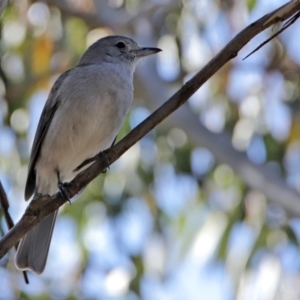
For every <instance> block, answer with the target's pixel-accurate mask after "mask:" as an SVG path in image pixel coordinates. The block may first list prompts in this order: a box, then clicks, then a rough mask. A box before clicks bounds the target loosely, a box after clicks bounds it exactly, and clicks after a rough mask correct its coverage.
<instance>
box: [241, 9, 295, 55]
mask: <svg viewBox="0 0 300 300" xmlns="http://www.w3.org/2000/svg"><path fill="white" fill-rule="evenodd" d="M299 17H300V12H298V13H296V14H295V15H294V16H292V17H291V18H290V19H289V20H288V21H287V22H286V23H284V25H283V27H282V28H281V29H280V30H279V31H277V32H276V33H274V34H273V35H271V36H270V37H269V38H268V39H267V40H265V41H264V42H263V43H261V44H260V45H259V46H258V47H257V48H255V49H254V50H253V51H252V52H251V53H249V54H248V55H247V56H246V57H244V58H243V60H245V59H246V58H248V57H249V56H251V55H252V54H253V53H255V52H256V51H258V50H259V49H260V48H262V47H263V46H264V45H266V44H267V43H268V42H270V41H271V40H272V39H274V38H275V37H276V36H278V35H279V34H280V33H281V32H283V31H285V30H286V29H287V28H289V27H290V26H291V25H292V24H293V23H295V22H296V21H297V19H299Z"/></svg>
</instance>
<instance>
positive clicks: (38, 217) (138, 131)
mask: <svg viewBox="0 0 300 300" xmlns="http://www.w3.org/2000/svg"><path fill="white" fill-rule="evenodd" d="M277 11H278V10H275V13H276V12H277ZM299 11H300V2H299V1H296V2H295V1H292V2H289V3H288V4H286V6H285V11H284V14H280V21H285V20H287V19H288V18H290V17H292V16H293V15H294V14H296V13H297V12H299ZM278 21H279V20H278V18H272V13H269V14H267V15H266V16H264V17H262V18H261V19H259V20H258V21H256V22H254V23H252V24H250V25H249V26H248V27H246V28H245V29H244V30H243V31H241V32H240V33H239V34H237V35H236V36H235V38H233V39H232V40H231V41H230V42H229V43H228V44H227V45H226V46H225V47H224V48H223V50H222V51H220V52H219V54H217V55H216V56H215V57H214V58H213V59H212V60H211V61H210V62H209V63H208V64H207V65H206V66H205V67H204V68H203V69H202V70H201V71H200V72H198V73H197V74H196V75H195V76H194V77H193V78H192V79H191V80H189V81H188V82H186V83H185V84H184V85H183V87H182V88H181V89H180V90H178V91H177V92H176V93H175V94H174V95H173V96H172V97H171V98H170V99H169V100H168V101H167V102H165V103H164V104H163V105H162V106H161V107H160V108H159V109H157V110H156V111H155V112H154V113H153V114H152V115H151V116H149V117H148V118H147V119H146V120H145V121H143V122H142V123H141V124H140V125H138V126H137V127H136V128H135V129H133V130H132V131H131V132H130V133H129V134H128V135H127V136H126V137H125V138H124V139H122V140H121V141H120V142H119V143H118V144H116V145H115V146H114V147H113V148H111V149H108V150H106V151H105V153H106V157H107V158H108V160H109V161H110V163H113V162H114V161H116V160H117V159H118V158H119V157H120V156H121V155H122V154H123V153H125V152H126V151H127V150H128V149H129V148H130V147H131V146H132V145H134V144H135V143H136V142H138V141H139V140H140V139H141V138H142V137H143V136H145V135H146V134H147V133H148V132H150V131H151V130H152V129H153V128H154V127H155V126H156V125H158V124H159V123H161V122H162V121H163V120H164V119H165V118H166V117H168V116H169V115H170V114H171V113H173V112H174V111H175V110H176V109H178V108H179V107H180V106H181V105H183V104H184V103H185V102H186V101H187V100H188V99H189V98H190V97H191V96H192V95H193V93H195V92H196V91H197V90H198V89H199V88H200V87H201V86H202V85H203V83H205V82H206V81H207V80H208V79H209V78H210V77H211V76H212V75H214V74H215V73H216V72H217V71H218V70H219V69H220V68H221V67H222V66H224V65H225V64H226V63H227V62H228V61H230V60H231V59H232V58H234V57H236V56H237V54H238V52H239V51H240V50H241V49H242V47H244V46H245V45H246V44H247V43H248V42H249V41H250V40H251V39H252V38H253V37H254V36H256V35H257V34H258V33H260V32H262V31H263V30H265V29H266V28H268V27H270V26H272V25H274V23H276V22H278ZM105 168H106V160H105V159H103V158H102V159H101V158H100V157H99V159H97V160H96V162H95V163H94V164H93V165H92V166H90V167H89V168H88V169H87V170H85V171H84V172H82V173H80V174H79V175H78V176H77V177H76V178H75V179H74V180H73V181H72V182H71V183H70V185H69V186H68V187H67V192H68V194H69V195H70V197H73V196H75V195H76V194H77V193H78V192H79V191H80V190H81V189H82V188H84V187H85V186H86V185H87V184H88V183H89V182H90V181H92V180H93V179H94V178H95V177H97V176H98V175H99V174H100V173H101V172H102V171H103V170H105ZM299 200H300V195H299ZM64 203H65V199H64V198H63V197H62V196H61V195H60V193H57V194H56V195H54V196H51V197H50V196H43V195H37V196H36V197H35V199H33V200H32V201H31V203H30V204H29V206H28V208H27V210H26V212H25V214H24V215H23V217H22V218H21V220H20V221H19V222H18V223H17V224H16V225H15V227H14V228H13V229H12V230H10V231H9V232H8V233H7V234H6V235H5V236H4V237H3V238H2V239H1V240H0V258H2V257H3V256H4V255H5V254H6V253H7V252H8V250H9V249H10V248H12V247H13V246H14V245H15V244H16V243H17V242H18V241H19V240H20V239H21V238H22V237H23V236H24V235H25V234H26V233H27V232H28V231H29V230H30V229H32V228H33V227H34V226H36V225H37V224H38V223H39V222H41V221H42V220H43V219H44V218H45V217H46V216H47V215H49V214H50V213H52V212H54V211H55V210H56V209H58V208H59V207H60V206H61V205H63V204H64ZM298 207H299V206H298ZM287 209H290V207H287ZM291 213H292V214H300V207H299V208H298V209H297V210H295V209H293V211H291Z"/></svg>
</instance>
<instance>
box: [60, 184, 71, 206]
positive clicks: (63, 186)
mask: <svg viewBox="0 0 300 300" xmlns="http://www.w3.org/2000/svg"><path fill="white" fill-rule="evenodd" d="M67 185H69V183H62V182H61V181H59V182H58V183H57V187H58V190H59V192H60V194H61V195H62V197H64V198H65V199H66V200H67V201H68V202H69V203H70V205H71V199H70V197H69V194H68V192H67V190H66V186H67Z"/></svg>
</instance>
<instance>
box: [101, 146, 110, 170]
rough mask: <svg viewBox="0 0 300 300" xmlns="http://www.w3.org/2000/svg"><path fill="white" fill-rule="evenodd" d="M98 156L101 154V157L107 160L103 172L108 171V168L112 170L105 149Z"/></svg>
mask: <svg viewBox="0 0 300 300" xmlns="http://www.w3.org/2000/svg"><path fill="white" fill-rule="evenodd" d="M98 156H99V157H100V158H103V159H104V160H105V162H106V169H105V170H104V171H102V173H106V172H107V170H110V162H109V159H108V158H107V156H106V153H105V151H101V152H99V154H98Z"/></svg>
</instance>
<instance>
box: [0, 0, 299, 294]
mask: <svg viewBox="0 0 300 300" xmlns="http://www.w3.org/2000/svg"><path fill="white" fill-rule="evenodd" d="M263 2H264V1H262V0H247V1H246V0H245V1H218V0H213V1H212V0H211V1H209V0H207V1H197V0H188V1H171V0H170V1H161V2H160V1H146V0H139V1H137V0H109V1H97V0H95V1H92V0H85V1H81V0H69V1H60V0H46V1H44V2H38V1H29V0H26V1H24V0H22V1H21V0H12V1H10V3H9V5H8V6H7V8H6V9H5V11H4V13H3V15H2V17H1V41H0V42H1V44H0V45H1V48H0V51H1V52H0V53H1V66H0V75H1V80H0V179H1V181H2V182H3V184H4V186H5V188H6V191H7V193H8V196H9V199H10V200H11V214H12V216H13V217H14V219H15V220H16V221H17V220H18V218H19V217H20V216H21V215H22V213H23V211H24V209H25V207H26V204H25V203H24V201H23V190H24V186H25V181H26V175H27V164H28V159H29V153H30V152H29V149H30V145H31V142H32V139H33V135H34V132H35V126H36V124H37V121H38V118H39V113H40V111H41V109H42V107H43V104H44V102H45V100H46V97H47V94H48V92H49V90H50V88H51V86H52V84H53V82H54V80H55V79H56V78H57V76H59V74H61V73H62V72H64V71H65V70H67V69H69V68H72V67H73V66H74V65H75V64H76V62H77V61H78V59H79V57H80V55H81V54H82V53H83V52H84V51H85V49H86V47H87V46H88V45H90V44H91V43H92V42H94V41H95V40H97V39H98V38H101V37H103V36H105V35H108V34H121V35H127V36H131V37H133V38H135V39H137V40H138V42H139V43H140V44H142V43H143V42H144V41H145V42H148V43H149V41H152V42H151V43H152V44H150V45H151V46H152V45H153V43H155V41H158V44H159V47H161V48H163V50H164V51H163V52H162V54H161V56H159V57H158V59H157V61H156V66H157V74H156V76H158V78H159V80H160V81H161V82H162V83H163V86H164V88H165V90H166V91H167V92H166V93H165V94H171V93H172V92H174V90H176V89H177V88H178V87H180V86H181V85H182V84H183V82H185V81H186V80H187V78H189V77H190V76H192V75H193V74H194V73H195V72H196V71H198V70H199V69H200V68H201V67H202V66H203V65H204V64H205V63H206V62H207V61H208V60H209V59H210V58H211V57H213V56H214V55H215V54H216V53H217V52H218V51H219V50H220V49H221V47H222V46H223V45H224V44H225V43H226V42H228V41H229V40H230V39H231V38H232V37H233V36H234V35H235V34H236V32H238V31H240V30H241V29H242V28H243V27H245V26H246V25H247V24H249V23H250V22H252V21H253V20H254V19H256V18H259V17H261V16H262V15H263V14H264V13H268V12H270V11H271V9H272V8H273V9H274V8H275V7H274V6H272V7H271V5H270V7H268V9H267V10H266V9H264V7H263V5H264V4H263ZM278 2H280V1H276V5H277V4H278V6H279V3H278ZM269 34H270V32H268V33H264V34H262V36H263V37H258V38H256V39H254V41H253V42H251V43H250V44H249V46H247V47H246V49H245V50H244V52H243V55H244V54H245V55H246V54H247V53H249V52H250V51H251V50H252V49H253V48H254V47H255V46H257V45H258V44H259V43H260V41H261V38H262V40H264V39H265V38H266V37H268V35H269ZM293 34H294V35H293ZM297 34H298V35H299V25H297V26H296V24H295V26H292V27H291V28H290V29H289V33H285V34H283V35H282V37H279V38H278V39H276V40H274V41H272V42H271V43H269V44H268V45H267V46H266V47H264V48H262V49H261V50H260V51H259V52H258V53H256V54H254V55H253V56H252V57H251V58H249V59H247V60H246V61H244V62H242V61H241V58H239V60H238V59H237V60H235V61H233V62H231V63H228V64H227V65H226V66H225V67H224V68H222V70H220V71H219V72H218V74H216V75H215V76H214V77H213V78H212V79H211V80H210V81H209V82H208V83H207V84H206V85H205V86H203V87H202V88H201V90H200V92H198V93H197V94H196V95H195V96H193V97H192V98H191V100H190V101H189V103H188V106H189V107H190V108H191V110H192V111H193V112H194V113H195V114H197V115H199V120H200V121H201V122H202V123H203V124H204V125H205V126H206V127H207V128H208V129H209V130H211V131H212V132H214V133H219V134H228V133H230V135H231V136H232V143H233V145H234V146H235V147H236V148H237V149H238V150H241V151H245V152H247V154H248V157H249V159H250V160H252V161H254V162H255V163H257V164H266V165H269V167H270V168H273V170H274V172H277V173H278V175H279V176H282V177H283V180H286V181H287V182H288V183H289V184H290V186H291V187H292V188H294V189H297V190H298V191H300V158H299V157H300V98H299V72H300V68H299V64H300V59H299V55H298V56H297V55H295V53H296V54H298V53H299V47H300V45H299V43H298V42H297V41H295V40H296V38H295V37H296V36H297ZM293 41H295V42H293ZM295 44H296V45H295ZM153 46H155V45H153ZM297 47H298V48H297ZM243 55H240V56H241V57H243ZM245 55H244V56H245ZM152 62H154V61H152ZM145 66H146V65H143V63H142V64H141V66H140V68H143V67H145ZM152 79H153V78H152ZM152 79H151V80H152ZM144 90H145V89H144V87H143V86H137V84H136V99H135V101H134V103H133V106H132V110H131V111H130V113H129V114H128V117H127V118H126V121H125V123H124V125H123V127H122V128H121V130H120V133H119V135H118V140H120V139H121V138H122V137H124V136H125V135H126V134H127V133H128V132H129V131H130V129H132V128H133V127H134V126H135V125H137V124H138V123H139V122H140V121H142V120H143V119H144V118H145V117H146V116H147V115H149V114H150V111H149V108H146V107H144V104H145V103H148V102H147V101H149V99H148V100H147V97H149V95H147V94H146V92H145V91H144ZM153 92H154V91H153ZM150 98H151V97H150ZM162 100H164V101H165V100H166V99H162ZM187 122H188V120H187ZM195 130H197V129H195ZM220 147H222V145H220ZM209 150H210V149H205V148H202V147H199V145H194V144H192V143H191V141H190V138H189V132H184V131H183V130H182V129H180V128H176V127H174V128H172V129H169V128H167V127H165V126H164V124H161V125H160V126H158V127H157V128H155V129H154V130H153V131H152V132H151V133H150V134H148V135H147V136H146V137H144V138H143V139H142V140H141V141H140V142H139V143H138V144H137V145H135V146H134V147H133V148H132V149H130V150H129V151H128V153H126V154H125V155H124V156H123V157H122V158H121V159H120V160H119V161H117V162H116V163H115V164H114V165H113V166H112V167H111V169H110V170H108V171H107V172H106V174H102V175H100V176H99V177H98V178H97V179H95V180H94V181H93V182H92V183H91V184H90V185H89V186H88V187H87V188H86V189H85V191H84V192H82V193H81V194H80V197H79V198H80V199H79V200H78V201H76V203H74V204H72V205H71V206H69V205H65V206H64V207H63V209H61V215H60V216H59V222H58V224H57V226H56V229H55V233H54V238H53V245H52V246H51V249H52V250H50V251H51V253H53V254H52V255H51V253H50V256H49V259H48V265H47V268H46V271H45V273H44V274H43V275H42V276H40V277H37V276H35V275H32V276H30V281H31V284H30V285H29V286H25V285H24V283H23V282H22V276H21V273H20V272H18V271H17V270H16V269H15V267H14V264H13V256H14V253H13V251H11V253H10V254H9V256H7V257H5V258H4V259H3V260H2V261H1V264H0V299H146V300H147V299H158V300H159V299H207V298H205V293H204V292H203V291H204V290H205V288H207V289H211V290H215V292H214V293H212V295H211V298H210V299H233V298H236V297H239V298H238V299H249V298H247V292H248V291H249V289H250V290H253V291H256V294H255V296H253V297H254V298H252V299H299V298H297V297H298V295H300V288H299V287H300V276H299V268H300V263H299V261H300V255H299V233H300V227H299V224H300V223H299V220H298V219H293V220H291V219H290V218H289V216H288V215H286V213H285V211H284V210H283V209H282V208H281V207H278V206H276V205H274V204H273V203H271V202H269V200H270V199H266V197H265V196H264V195H263V194H262V193H261V192H259V191H256V190H253V189H252V188H251V187H249V186H247V185H246V184H245V183H244V182H242V180H241V178H240V177H239V174H236V173H234V171H233V170H232V168H231V167H230V166H229V165H228V163H227V162H226V161H224V162H216V161H215V159H214V157H213V156H212V154H211V152H210V151H209ZM258 180H259V179H258ZM20 203H22V204H20ZM0 218H1V226H0V232H1V235H3V234H4V233H5V232H6V231H7V228H6V225H5V222H4V220H2V213H1V211H0ZM70 232H71V233H70ZM294 247H295V248H294ZM291 261H296V262H295V263H291ZM211 265H215V266H216V269H215V270H217V266H220V265H221V266H222V270H223V271H222V272H224V273H222V274H224V278H225V277H226V278H227V279H228V281H229V282H230V283H228V284H227V288H226V289H225V288H224V286H223V284H225V283H224V282H225V281H224V280H220V277H217V275H216V277H215V279H212V280H211V281H212V282H216V283H215V285H209V284H208V281H209V280H208V279H205V278H206V277H207V276H208V272H214V271H211V269H210V266H211ZM278 266H279V267H278ZM203 270H204V271H203ZM208 270H210V271H208ZM215 272H216V274H217V272H218V271H215ZM264 272H265V273H264ZM268 272H269V273H268ZM253 274H255V277H253V276H254V275H253ZM265 274H271V275H272V274H273V275H274V276H271V275H270V276H269V277H268V278H267V279H266V277H264V276H265ZM276 276H278V278H279V279H278V278H277V277H276ZM253 278H255V279H253ZM205 280H206V281H205ZM255 280H256V281H260V282H262V284H263V283H265V282H267V283H269V282H271V283H270V286H271V287H270V288H269V289H263V288H262V287H261V286H259V285H258V284H256V283H255V282H256V281H255ZM226 282H227V281H226ZM267 283H266V284H267ZM286 284H287V285H289V286H290V285H291V284H293V286H294V289H293V291H291V290H290V289H286V288H285V285H286ZM206 285H207V286H208V287H205V286H206ZM228 290H229V292H228ZM217 291H219V292H217ZM201 293H204V294H203V296H201ZM216 293H217V294H216ZM276 293H277V294H276ZM1 295H2V296H1ZM193 295H194V297H193ZM195 295H199V296H195ZM276 295H277V296H276ZM278 295H279V296H278ZM1 297H3V298H1ZM255 297H256V298H255ZM259 297H261V298H259Z"/></svg>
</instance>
